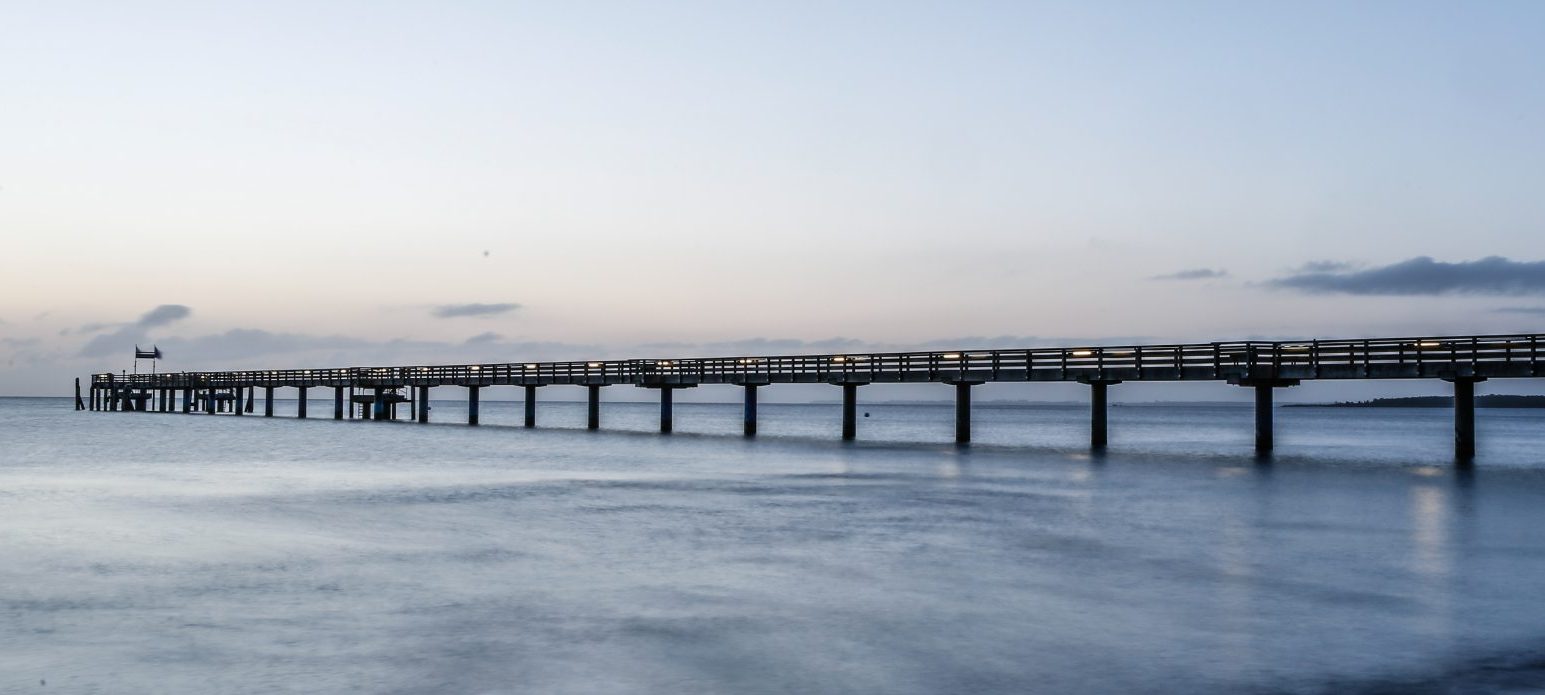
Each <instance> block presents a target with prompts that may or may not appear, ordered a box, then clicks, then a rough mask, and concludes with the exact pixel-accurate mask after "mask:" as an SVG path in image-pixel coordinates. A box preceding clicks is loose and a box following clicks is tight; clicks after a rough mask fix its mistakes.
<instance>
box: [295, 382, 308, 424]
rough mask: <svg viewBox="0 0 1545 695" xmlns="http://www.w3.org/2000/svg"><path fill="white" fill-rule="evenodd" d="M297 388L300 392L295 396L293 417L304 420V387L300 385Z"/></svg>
mask: <svg viewBox="0 0 1545 695" xmlns="http://www.w3.org/2000/svg"><path fill="white" fill-rule="evenodd" d="M297 390H298V391H300V393H299V394H297V396H296V401H295V417H296V418H298V419H301V420H304V419H306V387H304V386H302V387H300V388H298V389H297Z"/></svg>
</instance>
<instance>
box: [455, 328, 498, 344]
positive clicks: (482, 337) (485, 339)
mask: <svg viewBox="0 0 1545 695" xmlns="http://www.w3.org/2000/svg"><path fill="white" fill-rule="evenodd" d="M501 340H504V336H502V335H499V334H498V333H494V332H492V331H490V332H487V333H479V334H477V335H474V336H472V337H471V338H468V339H467V340H466V342H465V343H464V344H465V345H478V344H480V343H497V342H499V341H501Z"/></svg>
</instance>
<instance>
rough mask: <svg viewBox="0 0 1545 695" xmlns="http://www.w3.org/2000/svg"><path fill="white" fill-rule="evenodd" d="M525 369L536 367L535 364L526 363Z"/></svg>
mask: <svg viewBox="0 0 1545 695" xmlns="http://www.w3.org/2000/svg"><path fill="white" fill-rule="evenodd" d="M526 369H536V365H534V364H528V365H526Z"/></svg>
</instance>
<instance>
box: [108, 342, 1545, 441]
mask: <svg viewBox="0 0 1545 695" xmlns="http://www.w3.org/2000/svg"><path fill="white" fill-rule="evenodd" d="M1542 343H1545V335H1541V334H1526V335H1484V336H1447V337H1421V338H1378V339H1356V340H1298V341H1279V342H1258V341H1245V342H1222V343H1191V344H1180V345H1132V346H1098V347H1094V346H1092V347H1064V348H1025V349H1013V350H956V351H939V352H893V353H844V354H833V355H781V356H743V357H709V358H687V359H630V360H597V361H584V362H506V363H494V364H463V365H422V366H405V367H345V368H334V369H283V370H260V371H231V372H174V373H164V374H153V375H146V374H140V375H134V376H124V375H113V374H96V375H93V376H92V379H91V393H90V399H89V409H90V410H136V411H147V410H148V411H156V412H174V411H177V410H178V396H179V395H180V396H181V412H184V413H189V412H193V411H194V410H195V409H197V410H199V411H201V412H204V413H211V414H212V413H216V412H227V411H228V412H231V413H232V414H235V415H241V414H242V413H243V412H247V413H251V412H253V407H254V405H253V404H254V402H255V401H256V399H257V389H259V388H261V389H263V398H264V408H263V413H264V415H269V416H271V415H273V400H274V390H275V389H278V388H295V389H298V390H299V399H298V400H297V406H296V408H297V409H296V415H297V416H298V417H302V418H304V417H306V416H307V400H306V396H307V389H312V388H319V387H322V388H332V389H333V411H332V417H333V419H335V420H341V419H343V418H344V417H345V414H347V416H348V417H349V418H350V419H353V418H355V417H356V415H357V416H358V417H360V418H362V419H384V420H394V419H396V416H397V406H398V405H399V404H401V403H407V404H408V406H409V410H410V419H412V420H416V421H417V422H420V423H423V422H428V421H429V408H428V407H427V404H428V399H429V388H430V387H435V386H457V387H462V388H465V389H467V424H470V425H476V424H478V402H479V398H480V391H481V389H483V388H487V387H493V386H519V387H523V388H524V389H525V426H526V427H535V426H536V405H537V399H536V390H537V389H538V388H541V387H544V386H560V385H569V386H581V387H584V388H585V390H586V393H587V401H588V408H587V411H588V426H589V428H590V429H598V428H600V422H601V408H600V405H601V396H600V393H601V389H602V388H603V387H606V386H635V387H641V388H648V389H656V390H658V391H659V392H660V430H661V431H662V432H670V431H671V427H672V421H671V410H672V398H671V395H672V392H673V391H674V390H675V389H682V388H693V387H697V386H707V385H715V384H722V385H733V386H739V387H741V388H742V389H743V393H744V402H745V434H746V436H754V435H755V434H756V421H757V389H758V388H759V387H762V386H771V385H773V384H820V383H824V384H832V385H834V386H838V387H840V388H841V389H842V438H843V439H844V440H851V439H854V438H855V437H856V436H857V426H858V422H857V403H858V388H859V387H861V386H866V385H869V384H879V383H898V384H899V383H938V384H947V385H951V386H953V387H954V390H955V398H956V412H955V439H956V441H957V442H959V443H961V444H965V443H968V442H970V441H971V387H973V386H977V385H980V384H985V383H991V382H1054V381H1060V382H1079V383H1083V384H1087V385H1088V386H1089V387H1090V406H1091V407H1090V445H1091V446H1092V447H1093V448H1096V449H1099V448H1103V447H1104V446H1105V444H1106V440H1107V426H1106V396H1107V390H1108V388H1109V387H1110V386H1114V385H1117V384H1122V383H1125V382H1177V381H1216V382H1222V383H1227V384H1231V385H1235V386H1241V387H1245V388H1250V389H1254V391H1255V407H1256V418H1255V428H1256V431H1255V448H1256V450H1257V451H1258V452H1260V453H1266V452H1269V451H1271V449H1272V446H1273V424H1272V402H1273V393H1274V391H1275V390H1276V389H1279V388H1285V387H1289V386H1296V385H1298V384H1299V383H1301V382H1303V381H1309V380H1317V379H1323V380H1352V379H1441V380H1444V381H1448V382H1451V383H1452V384H1453V385H1454V456H1455V458H1456V460H1458V461H1459V462H1461V463H1466V462H1469V461H1471V460H1472V459H1473V458H1474V456H1475V407H1474V404H1475V384H1476V383H1477V382H1481V381H1485V380H1487V379H1523V378H1538V377H1541V376H1545V360H1542V359H1541V347H1542ZM403 389H406V390H407V391H408V395H406V396H404V395H402V394H400V393H398V391H399V390H403ZM346 396H347V399H346ZM346 402H347V403H348V404H349V407H348V408H347V409H346V408H345V403H346ZM356 406H357V407H356Z"/></svg>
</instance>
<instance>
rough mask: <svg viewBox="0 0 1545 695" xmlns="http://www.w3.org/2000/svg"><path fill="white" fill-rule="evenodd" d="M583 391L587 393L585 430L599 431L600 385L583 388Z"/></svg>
mask: <svg viewBox="0 0 1545 695" xmlns="http://www.w3.org/2000/svg"><path fill="white" fill-rule="evenodd" d="M585 390H587V391H588V392H589V394H588V399H587V402H586V404H585V406H586V407H585V414H586V416H587V417H586V422H585V428H586V429H592V430H598V429H601V385H600V384H590V385H588V386H586V387H585Z"/></svg>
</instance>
